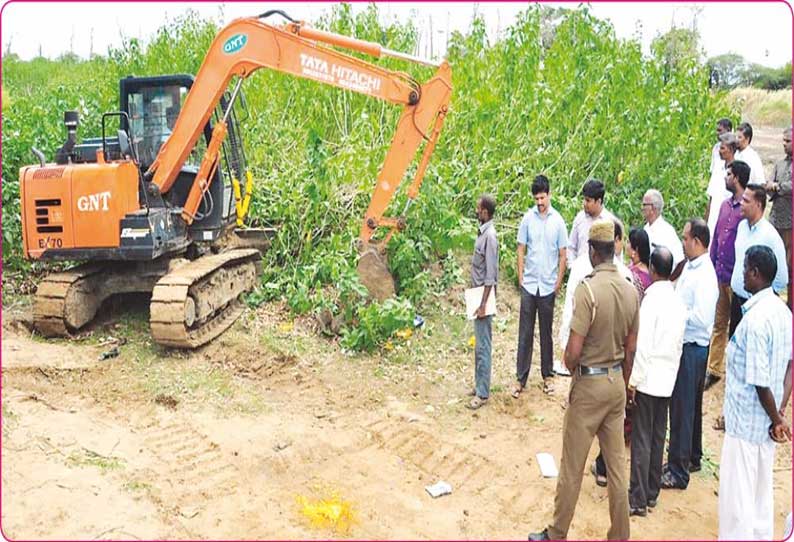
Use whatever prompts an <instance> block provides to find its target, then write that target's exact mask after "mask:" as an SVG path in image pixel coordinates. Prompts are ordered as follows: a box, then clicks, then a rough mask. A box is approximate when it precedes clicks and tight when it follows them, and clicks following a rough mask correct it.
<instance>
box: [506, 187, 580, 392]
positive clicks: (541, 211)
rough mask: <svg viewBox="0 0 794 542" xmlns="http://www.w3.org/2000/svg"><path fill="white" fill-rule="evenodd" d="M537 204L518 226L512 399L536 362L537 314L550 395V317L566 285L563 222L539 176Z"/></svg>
mask: <svg viewBox="0 0 794 542" xmlns="http://www.w3.org/2000/svg"><path fill="white" fill-rule="evenodd" d="M532 196H533V197H534V198H535V206H534V207H532V208H531V209H530V210H529V211H527V212H526V214H525V215H524V218H523V219H522V220H521V224H520V225H519V227H518V237H517V239H516V241H517V243H518V281H519V284H520V286H521V288H520V289H521V310H520V314H519V318H518V352H517V354H516V383H515V386H514V388H513V393H512V395H513V398H515V399H518V396H519V394H520V393H521V392H522V391H523V389H524V388H525V387H526V385H527V378H528V377H529V368H530V366H531V365H532V347H533V343H534V338H535V316H538V317H539V318H538V319H539V320H540V374H541V376H542V377H543V391H544V392H545V393H551V391H552V383H551V382H552V377H553V376H554V368H553V367H554V366H553V355H554V338H553V333H552V320H553V318H554V299H555V298H556V297H557V294H558V293H559V291H560V287H561V286H562V280H563V275H564V274H565V261H566V254H567V248H568V231H567V229H566V227H565V221H564V220H563V219H562V216H561V215H560V213H558V212H557V211H556V210H554V208H552V206H551V188H550V187H549V180H548V179H547V178H546V177H545V176H543V175H538V176H537V177H535V180H534V181H532Z"/></svg>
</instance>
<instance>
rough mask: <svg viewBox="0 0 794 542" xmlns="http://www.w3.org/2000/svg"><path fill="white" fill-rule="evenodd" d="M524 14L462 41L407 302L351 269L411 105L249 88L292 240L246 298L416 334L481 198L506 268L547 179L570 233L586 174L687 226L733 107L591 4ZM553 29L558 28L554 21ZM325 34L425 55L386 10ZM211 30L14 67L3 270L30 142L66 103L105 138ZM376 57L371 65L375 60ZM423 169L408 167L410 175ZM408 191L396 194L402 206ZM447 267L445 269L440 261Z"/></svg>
mask: <svg viewBox="0 0 794 542" xmlns="http://www.w3.org/2000/svg"><path fill="white" fill-rule="evenodd" d="M547 15H548V8H544V7H538V6H533V7H530V8H529V9H527V11H525V12H524V13H523V14H522V15H521V16H520V17H519V18H518V19H517V20H516V22H515V23H514V24H513V26H512V27H511V28H509V29H508V31H507V33H506V35H505V38H504V39H503V40H500V41H498V42H497V43H494V44H489V43H488V42H487V38H486V33H485V26H484V23H483V21H482V20H480V19H475V20H474V21H473V23H472V26H471V28H470V29H469V31H468V32H467V33H466V34H465V35H464V34H454V35H453V36H452V37H451V39H450V44H449V54H448V58H449V61H450V64H451V65H452V69H453V77H454V81H453V82H454V87H455V88H454V94H453V102H452V108H451V113H450V115H449V116H448V118H447V121H446V126H445V130H444V132H443V133H442V136H441V140H440V142H439V144H438V146H437V148H436V152H435V155H434V156H433V159H432V160H431V163H430V167H429V168H428V172H427V175H426V179H425V183H424V185H423V187H422V191H421V194H420V196H419V198H418V201H417V202H416V204H415V205H414V206H413V207H412V208H411V210H410V213H409V216H408V224H409V227H408V229H407V230H406V231H405V232H404V233H402V234H399V235H397V236H395V238H394V239H393V240H392V242H391V243H390V246H389V255H390V262H391V267H392V270H393V271H394V274H395V276H396V278H397V281H398V285H399V291H400V298H399V299H396V300H392V301H388V302H386V303H384V304H367V303H366V301H365V295H364V292H363V289H362V287H361V284H360V283H359V282H358V280H357V278H356V276H355V261H356V254H357V252H356V249H355V239H356V237H357V235H358V229H359V221H360V219H361V216H363V213H364V210H365V209H366V205H367V204H368V202H369V197H370V194H371V192H372V187H373V183H374V180H375V178H376V176H377V172H378V169H379V167H380V164H381V163H382V161H383V158H384V156H385V152H386V149H387V147H388V145H389V142H390V139H391V136H392V134H393V130H394V126H396V123H397V118H398V115H399V110H398V109H396V108H394V107H392V106H390V105H388V104H384V103H381V102H378V101H375V100H372V99H370V98H367V97H365V96H360V95H356V94H351V93H348V92H342V91H339V90H337V89H334V88H330V87H326V86H321V85H319V84H317V83H314V82H310V81H304V80H298V79H295V78H290V77H287V76H284V75H282V74H279V73H274V72H270V71H266V70H260V71H259V72H257V73H255V74H254V75H253V76H252V77H250V78H249V80H248V81H247V83H246V85H244V90H245V93H246V98H247V102H248V106H249V111H250V116H249V118H248V119H247V120H246V121H245V124H244V131H245V141H246V150H247V154H248V157H249V161H250V162H251V165H252V169H253V172H254V176H255V178H256V179H257V181H258V182H257V185H256V194H255V197H254V200H253V202H252V208H251V219H252V220H253V221H254V222H256V223H258V224H265V225H276V226H278V228H279V232H278V234H277V236H276V238H275V239H274V243H273V248H272V250H270V251H269V252H268V253H267V254H266V255H265V269H266V272H265V276H264V277H263V282H262V288H261V289H260V290H259V291H257V292H255V293H254V294H253V295H251V296H250V297H249V301H250V302H251V303H259V302H262V301H268V300H274V299H283V300H285V301H286V302H287V304H288V306H289V307H290V309H291V310H293V311H294V312H296V313H309V312H312V311H315V310H318V309H320V308H322V309H328V310H330V311H331V312H332V313H333V314H342V313H344V320H345V322H346V327H345V331H344V332H343V339H342V341H343V344H344V345H345V346H346V347H348V348H351V349H371V348H375V347H377V346H378V345H380V344H382V343H383V342H384V341H385V340H386V339H387V338H388V337H389V336H390V335H391V334H392V333H394V332H395V331H396V330H399V329H402V328H403V327H405V326H410V325H411V320H412V317H413V312H414V310H415V308H417V307H419V308H421V307H422V305H423V304H424V303H426V300H427V297H428V296H427V294H428V292H438V291H439V290H441V289H443V288H445V287H448V286H449V285H451V284H453V283H455V282H460V281H462V275H463V274H462V272H461V270H460V269H459V268H458V266H457V265H455V264H454V259H452V258H450V257H448V255H449V254H450V251H456V250H465V251H469V250H470V249H471V246H472V242H473V239H474V236H475V233H476V223H475V220H474V214H473V209H474V203H475V200H476V197H477V195H479V194H480V193H482V192H491V193H493V194H494V195H495V196H496V198H497V202H498V209H497V215H498V216H497V219H498V223H499V225H500V227H499V229H500V230H502V231H501V236H502V245H503V250H502V261H503V262H509V265H511V266H512V262H513V261H514V257H515V256H514V254H515V253H514V249H515V242H514V230H512V229H509V228H506V227H503V225H507V224H513V223H517V222H518V220H519V218H520V216H521V214H522V213H523V212H524V211H525V210H526V209H527V208H528V207H529V206H530V205H531V204H532V199H531V194H530V191H529V186H530V183H531V180H532V178H533V177H534V175H536V174H538V173H544V174H546V175H547V176H548V177H549V178H550V179H551V181H552V190H553V204H554V205H555V207H556V208H557V209H558V210H559V211H560V212H561V213H562V214H563V216H564V217H565V218H566V220H567V221H568V223H569V224H570V222H571V221H572V219H573V217H574V215H575V213H576V211H577V210H578V209H579V206H580V198H579V196H578V192H579V189H580V187H581V184H582V183H583V181H584V180H586V179H587V178H589V177H591V176H595V177H598V178H600V179H602V180H603V181H604V182H605V183H606V185H607V206H608V207H609V208H610V209H611V210H612V211H614V212H616V213H617V214H619V215H620V216H621V217H622V218H623V219H624V220H625V221H626V222H627V224H629V225H632V224H639V223H640V222H641V216H640V200H641V196H642V192H643V191H644V190H645V189H647V188H650V187H652V186H653V187H655V188H658V189H660V190H661V191H662V193H663V194H664V195H665V197H666V199H667V201H668V204H667V205H666V206H665V209H666V212H667V214H668V219H669V220H671V222H673V224H675V225H680V224H682V222H683V220H685V219H686V218H688V217H689V216H692V215H696V214H699V213H700V211H701V210H702V208H703V207H704V204H705V183H706V177H707V168H708V159H709V151H710V148H711V145H712V143H713V138H714V135H713V126H714V123H715V120H716V119H718V118H720V117H723V116H726V115H729V114H730V113H731V112H730V111H729V110H728V109H727V106H725V105H724V101H723V100H722V97H721V95H714V94H712V93H711V92H710V91H709V88H708V82H709V74H708V71H707V70H706V69H705V68H704V66H702V65H699V64H697V62H696V61H695V60H687V59H684V60H682V61H679V62H676V63H675V65H673V66H672V67H671V66H670V65H669V64H665V61H664V60H665V59H664V58H661V56H658V57H651V58H647V57H643V55H642V53H641V50H640V46H639V44H638V43H635V42H626V41H620V40H618V39H617V38H616V37H615V34H614V31H613V29H612V28H611V26H610V25H609V24H608V23H605V22H602V21H600V20H597V19H595V18H593V17H592V16H591V15H590V14H589V12H588V11H587V9H586V8H579V9H576V10H570V11H565V12H564V13H562V15H561V16H560V17H559V18H552V17H549V16H547ZM552 21H553V22H552ZM318 24H319V25H320V26H323V27H325V28H329V29H331V30H334V31H337V32H340V33H344V34H348V35H354V36H356V37H359V38H363V39H368V40H372V41H378V42H380V43H382V44H383V45H385V46H387V47H389V48H392V49H397V50H402V51H408V52H410V51H413V49H414V44H415V43H416V40H417V36H418V33H417V30H416V29H415V28H414V27H413V26H412V24H411V23H410V22H409V23H406V24H405V25H399V24H390V25H387V26H383V25H381V24H379V22H378V13H377V7H376V6H374V5H372V6H369V7H368V8H367V9H366V10H365V11H364V12H362V13H360V14H358V15H355V16H354V15H353V14H352V10H351V8H350V6H348V5H340V6H337V7H335V8H334V9H333V11H332V13H331V14H330V15H329V16H327V17H325V18H324V19H323V20H321V21H319V22H318ZM215 32H216V26H215V24H214V23H213V22H211V21H205V20H201V19H199V18H198V17H196V16H188V17H185V18H183V19H179V20H177V21H174V22H172V23H168V24H167V25H165V26H163V27H161V28H160V29H159V30H157V31H156V33H155V34H154V37H153V39H152V41H151V42H150V43H148V44H144V43H140V42H138V41H136V40H128V41H127V42H126V43H125V44H124V45H123V46H122V47H121V48H119V49H114V50H111V51H110V52H109V54H108V56H107V58H104V57H97V58H94V59H91V60H89V61H74V60H68V61H64V62H58V61H48V60H44V59H36V60H34V61H32V62H21V61H18V60H14V59H5V62H4V63H3V81H4V87H3V93H4V94H3V118H4V124H3V180H4V182H3V240H4V243H3V261H4V263H5V265H6V266H8V267H10V268H12V269H14V268H17V269H19V268H22V267H24V266H25V265H26V264H25V263H24V262H23V261H22V260H21V258H20V252H21V251H20V244H21V238H20V231H19V218H18V199H19V187H18V184H17V182H18V181H17V176H18V173H17V172H18V168H19V167H20V166H21V165H23V164H26V163H29V162H31V155H30V146H31V145H36V146H37V147H38V148H40V149H42V150H43V151H45V153H46V154H47V155H48V156H50V157H51V156H52V155H53V153H54V150H55V149H56V148H57V147H58V146H59V145H60V143H61V141H62V140H63V135H64V134H63V128H62V124H61V118H62V117H61V115H62V111H63V110H65V109H72V108H76V107H77V108H80V109H81V117H82V119H83V122H82V126H81V128H80V133H81V134H82V135H83V136H84V137H86V136H88V135H89V134H96V133H98V131H99V118H100V115H101V113H102V112H103V111H106V110H112V109H115V108H116V107H117V96H116V93H117V88H118V79H119V78H120V77H124V76H126V75H138V76H143V75H157V74H164V73H175V72H187V73H195V72H196V71H197V70H198V67H199V65H200V63H201V60H202V59H203V57H204V54H205V52H206V49H207V47H208V45H209V43H210V41H211V40H212V37H213V35H214V33H215ZM370 61H371V59H370ZM374 62H376V63H378V64H381V65H384V66H387V67H389V68H392V69H398V70H404V71H409V72H411V73H412V75H414V77H415V78H416V79H417V80H420V81H421V80H426V79H427V78H428V77H429V76H430V75H431V74H432V70H431V69H429V68H423V67H416V66H406V65H405V63H403V62H400V61H396V60H389V59H387V60H383V61H380V60H378V61H374ZM411 173H412V172H410V171H409V176H410V174H411ZM404 204H405V194H404V193H403V192H400V193H398V195H397V197H396V201H395V202H394V205H393V206H392V214H399V212H400V210H401V209H402V208H403V207H404ZM437 261H441V262H442V265H441V266H440V270H439V271H438V272H435V273H434V272H431V270H430V269H429V268H428V267H429V265H430V264H431V263H434V262H437Z"/></svg>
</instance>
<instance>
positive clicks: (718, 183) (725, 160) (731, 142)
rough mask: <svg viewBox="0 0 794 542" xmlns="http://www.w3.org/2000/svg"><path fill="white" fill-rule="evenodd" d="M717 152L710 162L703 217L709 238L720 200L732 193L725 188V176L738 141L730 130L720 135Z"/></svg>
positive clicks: (717, 213) (714, 224)
mask: <svg viewBox="0 0 794 542" xmlns="http://www.w3.org/2000/svg"><path fill="white" fill-rule="evenodd" d="M717 145H718V146H719V148H718V150H717V152H718V156H717V162H714V161H713V160H712V163H711V178H710V179H709V186H708V188H707V190H706V192H707V194H708V196H709V204H708V206H707V207H706V215H705V216H704V217H703V219H704V220H705V221H706V222H708V225H709V233H710V234H711V238H712V239H713V238H714V228H715V227H716V225H717V218H719V214H720V206H721V205H722V202H724V201H725V200H726V199H728V198H730V197H731V196H732V195H733V194H732V193H731V192H730V191H728V190H727V189H726V188H725V176H726V175H727V174H728V171H727V168H728V165H730V164H731V163H732V162H733V161H734V160H735V158H734V157H735V155H736V151H737V150H738V148H739V147H738V142H737V140H736V135H735V134H732V133H730V132H727V133H724V134H722V135H721V136H720V142H719V143H718V144H717Z"/></svg>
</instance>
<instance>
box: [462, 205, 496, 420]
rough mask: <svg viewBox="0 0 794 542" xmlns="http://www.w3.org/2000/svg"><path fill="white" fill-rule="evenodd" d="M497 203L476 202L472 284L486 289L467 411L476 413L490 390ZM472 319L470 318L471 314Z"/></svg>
mask: <svg viewBox="0 0 794 542" xmlns="http://www.w3.org/2000/svg"><path fill="white" fill-rule="evenodd" d="M495 211H496V201H495V200H494V198H493V197H492V196H490V195H487V194H484V195H482V196H480V198H479V199H478V200H477V218H478V220H479V221H480V231H479V235H478V236H477V240H476V241H475V242H474V256H472V259H471V285H472V287H473V288H478V287H483V289H482V290H483V291H482V300H481V301H480V306H479V307H478V308H477V309H476V310H475V311H474V340H475V346H474V389H473V390H472V393H471V395H473V397H472V399H471V402H470V403H469V404H468V405H467V406H468V408H470V409H472V410H476V409H478V408H480V407H481V406H483V405H484V404H485V402H486V401H487V400H488V396H489V395H490V388H491V321H492V320H493V314H492V313H491V314H486V312H489V311H486V307H487V305H488V298H489V297H490V296H493V295H495V294H496V283H497V280H498V278H499V240H498V239H497V237H496V228H494V225H493V215H494V212H495ZM468 316H471V315H468Z"/></svg>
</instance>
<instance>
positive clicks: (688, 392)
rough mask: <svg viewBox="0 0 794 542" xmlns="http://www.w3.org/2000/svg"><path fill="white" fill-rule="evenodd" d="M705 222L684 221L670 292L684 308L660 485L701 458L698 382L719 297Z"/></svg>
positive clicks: (676, 481) (681, 477) (681, 480)
mask: <svg viewBox="0 0 794 542" xmlns="http://www.w3.org/2000/svg"><path fill="white" fill-rule="evenodd" d="M710 240H711V239H710V234H709V227H708V224H706V221H705V220H703V219H701V218H693V219H691V220H689V221H688V222H687V223H686V225H685V226H684V243H683V244H684V255H685V257H686V260H687V261H686V263H685V264H684V267H683V270H682V272H681V276H680V277H679V279H678V282H677V284H676V288H675V291H676V293H677V294H678V297H679V298H680V299H681V301H682V302H683V304H684V306H685V307H686V325H685V327H684V345H683V348H682V349H681V363H680V364H679V365H678V375H677V376H676V380H675V387H674V388H673V395H672V397H671V398H670V448H669V451H668V454H667V465H665V467H664V474H663V475H662V488H665V489H670V488H677V489H686V487H687V485H689V473H690V472H695V471H698V470H700V460H701V458H702V457H703V386H704V384H705V380H706V362H707V361H708V357H709V341H710V340H711V329H712V327H713V326H714V314H715V312H716V308H717V298H718V297H719V286H718V284H717V272H716V271H714V264H713V263H711V257H710V256H709V250H708V249H709V241H710Z"/></svg>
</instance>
